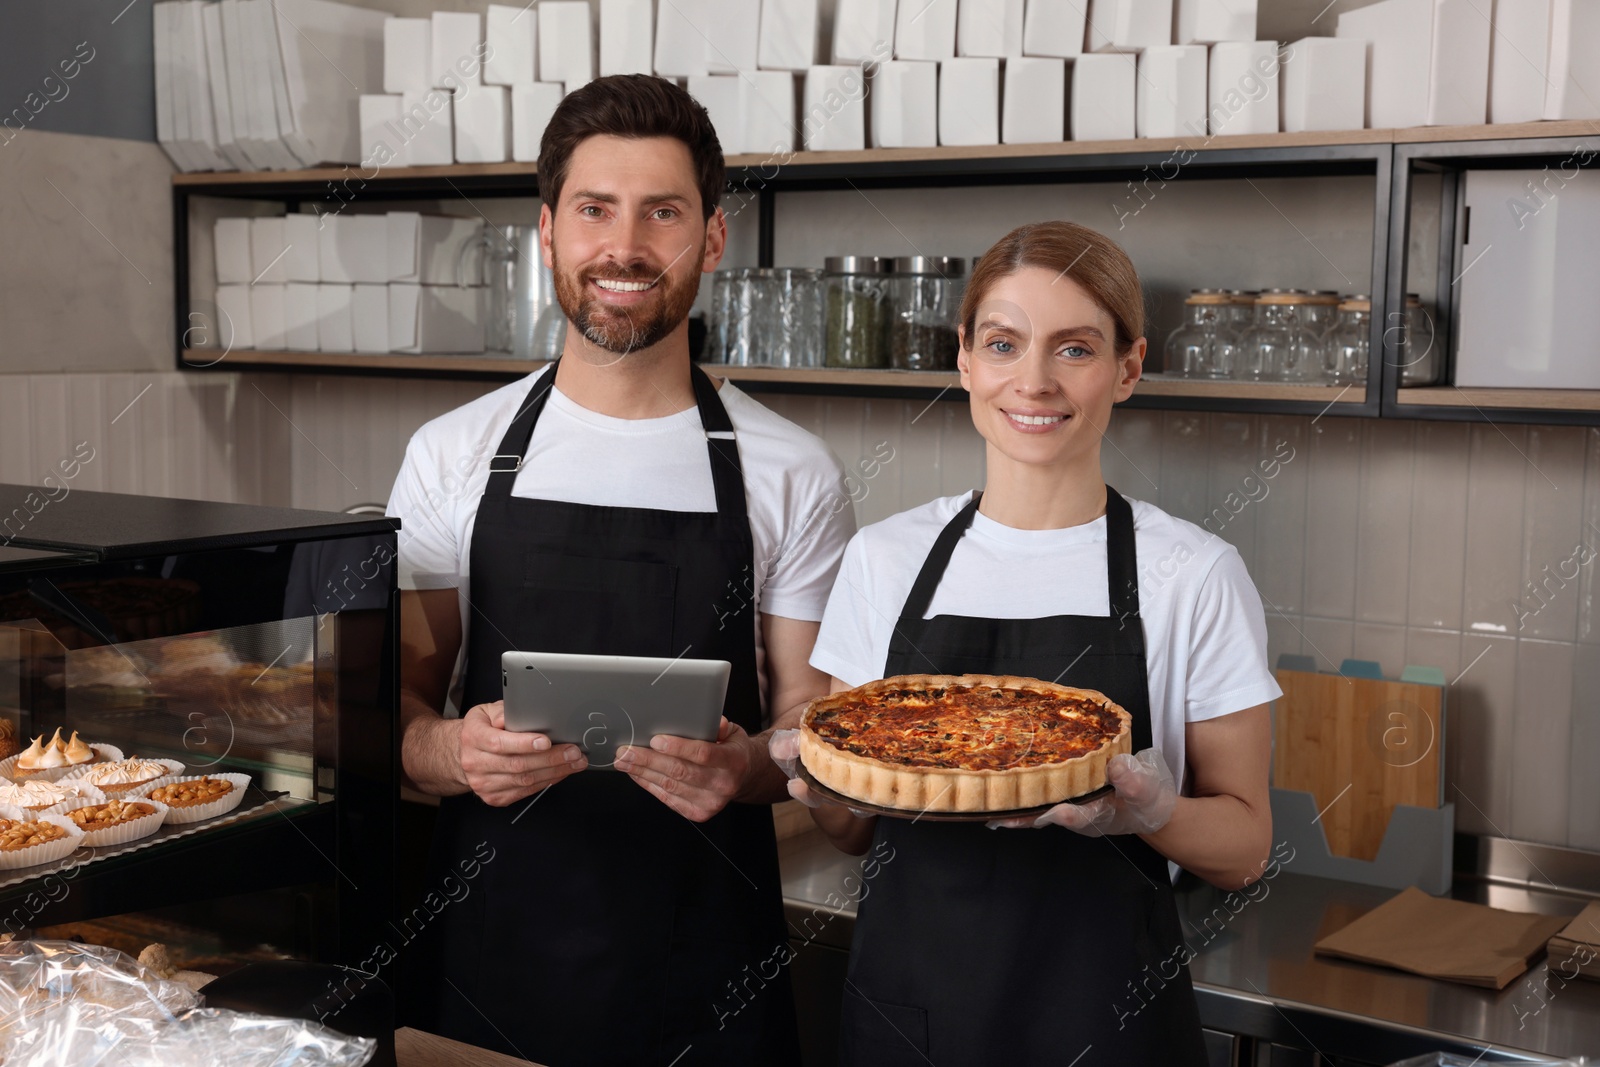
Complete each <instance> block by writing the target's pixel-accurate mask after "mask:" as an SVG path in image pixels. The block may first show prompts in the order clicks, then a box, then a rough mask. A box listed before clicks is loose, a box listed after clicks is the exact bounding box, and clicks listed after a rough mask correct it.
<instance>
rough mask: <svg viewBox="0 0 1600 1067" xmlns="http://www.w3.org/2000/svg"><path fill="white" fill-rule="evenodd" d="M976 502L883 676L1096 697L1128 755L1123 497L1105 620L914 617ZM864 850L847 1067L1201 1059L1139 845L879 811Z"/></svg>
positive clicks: (1190, 1003)
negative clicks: (1028, 685) (1120, 712)
mask: <svg viewBox="0 0 1600 1067" xmlns="http://www.w3.org/2000/svg"><path fill="white" fill-rule="evenodd" d="M979 496H980V494H977V493H974V494H973V499H972V501H971V503H969V504H968V505H967V506H966V507H965V508H963V509H962V510H961V512H960V513H959V514H957V515H956V517H955V518H954V519H952V520H951V521H950V523H949V525H947V526H946V527H945V528H944V531H943V532H942V533H941V534H940V535H939V538H938V540H937V541H935V542H934V546H933V550H932V551H931V552H929V553H928V558H927V561H926V562H925V563H924V564H923V566H922V571H921V573H920V574H918V575H917V580H916V584H915V585H913V586H912V588H911V595H910V596H909V597H908V598H907V600H906V604H905V608H904V610H903V611H902V612H901V614H900V620H899V622H898V623H897V624H896V626H895V632H894V637H893V639H892V640H891V641H890V644H889V657H888V661H887V662H886V663H885V664H884V668H883V673H884V676H885V677H890V676H893V675H896V674H1014V675H1022V676H1026V677H1032V678H1043V679H1046V680H1049V681H1056V682H1059V683H1061V684H1063V685H1073V686H1078V687H1080V688H1084V689H1098V690H1100V691H1101V692H1103V693H1105V694H1106V695H1107V696H1109V697H1110V698H1111V699H1113V700H1115V701H1117V702H1118V703H1119V704H1121V705H1122V706H1123V707H1125V708H1127V709H1128V712H1129V713H1130V714H1131V715H1132V716H1133V747H1134V750H1135V751H1140V750H1143V749H1146V748H1149V747H1151V727H1150V694H1149V686H1148V680H1147V677H1146V673H1145V657H1144V629H1143V627H1142V625H1141V623H1140V621H1139V583H1138V563H1137V558H1136V555H1135V549H1134V539H1133V511H1132V509H1131V508H1130V507H1129V506H1128V503H1127V501H1125V500H1123V499H1122V497H1120V496H1119V495H1117V492H1116V490H1114V489H1111V488H1110V487H1107V489H1106V560H1107V572H1108V573H1107V578H1108V581H1109V583H1110V593H1111V597H1110V601H1111V614H1110V616H1108V617H1097V616H1087V615H1057V616H1053V617H1050V618H1044V619H980V618H966V617H962V616H955V615H939V616H936V617H935V618H932V619H924V618H923V615H924V614H926V613H927V610H928V605H929V604H930V603H931V602H932V600H933V593H934V590H935V589H936V588H937V587H938V585H939V579H940V578H941V577H942V576H943V574H944V571H945V567H946V566H947V565H948V564H949V562H950V557H951V554H952V553H953V552H954V551H955V547H956V543H957V542H958V541H960V539H961V536H962V534H963V533H965V531H966V529H967V528H968V527H969V526H970V525H971V524H972V516H973V515H974V514H976V512H977V510H978V500H979ZM873 856H874V857H875V858H876V859H877V860H878V867H877V870H876V876H875V877H874V878H873V880H872V882H871V889H870V892H868V893H866V894H864V896H863V898H862V902H861V906H860V914H859V916H858V918H857V919H856V927H855V939H854V942H853V944H852V946H851V951H850V976H849V979H848V981H847V982H846V985H845V997H844V1015H843V1021H842V1032H841V1035H840V1046H841V1049H842V1050H843V1052H842V1055H841V1061H840V1062H841V1063H843V1064H848V1065H869V1064H870V1065H872V1067H883V1065H897V1064H908V1065H909V1064H915V1065H917V1067H924V1065H926V1064H928V1063H930V1062H931V1063H935V1064H938V1067H966V1065H984V1064H999V1063H1007V1064H1011V1063H1014V1064H1061V1065H1066V1064H1075V1065H1077V1067H1093V1065H1095V1064H1114V1065H1119V1067H1120V1065H1125V1064H1157V1063H1159V1064H1163V1065H1191V1064H1192V1065H1196V1067H1204V1065H1205V1063H1206V1055H1205V1049H1204V1046H1203V1044H1202V1039H1201V1036H1200V1019H1199V1013H1198V1010H1197V1008H1196V1005H1195V999H1194V990H1193V987H1192V986H1191V985H1190V982H1189V972H1188V968H1187V967H1186V966H1185V964H1186V962H1187V957H1186V956H1185V955H1183V950H1182V948H1181V946H1182V944H1183V934H1182V930H1181V928H1180V926H1179V923H1178V912H1177V907H1176V904H1175V902H1174V898H1173V893H1172V886H1171V883H1170V881H1169V880H1168V875H1167V861H1166V860H1165V859H1164V858H1163V857H1162V856H1161V854H1160V853H1158V852H1156V850H1155V849H1153V848H1151V847H1150V846H1149V845H1147V844H1145V843H1144V842H1143V841H1141V840H1140V839H1139V838H1138V837H1137V836H1135V835H1132V834H1125V835H1118V836H1115V837H1085V836H1083V835H1081V834H1077V833H1073V832H1072V831H1070V830H1067V829H1064V828H1062V827H1058V826H1051V827H1047V828H1045V829H1041V830H1028V829H1023V830H1010V829H997V830H990V829H988V828H986V827H985V826H984V825H983V824H982V823H937V822H927V821H916V822H913V821H910V820H906V819H894V818H887V817H883V818H879V819H878V825H877V838H876V841H875V842H874V848H873ZM1085 1050H1087V1051H1085ZM1080 1056H1081V1058H1079V1057H1080Z"/></svg>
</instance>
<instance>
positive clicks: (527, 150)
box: [511, 82, 565, 163]
mask: <svg viewBox="0 0 1600 1067" xmlns="http://www.w3.org/2000/svg"><path fill="white" fill-rule="evenodd" d="M564 95H565V86H563V85H561V84H560V83H559V82H534V83H533V84H532V85H513V86H512V87H511V158H512V159H513V160H515V161H516V162H518V163H537V162H539V141H540V139H541V138H543V137H544V128H545V127H546V126H548V125H549V124H550V116H551V115H554V114H555V113H556V108H557V107H559V106H560V105H561V98H562V96H564Z"/></svg>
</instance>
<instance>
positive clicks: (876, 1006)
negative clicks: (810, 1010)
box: [839, 985, 928, 1065]
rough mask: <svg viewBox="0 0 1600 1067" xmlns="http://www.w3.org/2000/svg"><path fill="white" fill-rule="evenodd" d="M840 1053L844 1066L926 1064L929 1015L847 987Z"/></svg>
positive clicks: (841, 1025)
mask: <svg viewBox="0 0 1600 1067" xmlns="http://www.w3.org/2000/svg"><path fill="white" fill-rule="evenodd" d="M839 1050H840V1062H841V1063H844V1064H863V1065H865V1064H872V1065H879V1064H897V1063H916V1064H921V1063H925V1062H927V1059H928V1013H927V1011H926V1010H925V1009H923V1008H913V1007H910V1006H909V1005H905V1004H893V1003H890V1002H889V1001H887V1000H871V999H869V998H867V997H865V996H862V995H861V994H860V993H858V992H857V991H856V990H855V989H853V988H851V987H850V986H848V985H847V986H846V987H845V991H844V1012H843V1017H842V1018H841V1019H840V1022H839Z"/></svg>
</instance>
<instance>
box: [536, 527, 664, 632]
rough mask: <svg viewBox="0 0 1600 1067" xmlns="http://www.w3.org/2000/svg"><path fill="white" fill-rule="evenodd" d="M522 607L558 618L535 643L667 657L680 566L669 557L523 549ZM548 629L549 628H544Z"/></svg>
mask: <svg viewBox="0 0 1600 1067" xmlns="http://www.w3.org/2000/svg"><path fill="white" fill-rule="evenodd" d="M522 586H523V592H522V597H521V604H522V609H523V610H524V611H529V612H535V613H538V614H539V615H541V616H545V617H548V618H556V619H559V620H561V625H560V627H559V636H554V635H553V639H552V640H549V641H546V642H543V644H544V647H542V648H539V649H519V650H518V651H538V652H570V653H582V654H601V655H611V656H673V655H676V654H677V652H678V650H677V649H674V648H673V647H672V645H673V639H674V635H673V632H672V629H673V626H672V621H673V607H674V603H675V598H676V595H677V589H678V568H677V567H676V566H673V565H672V564H668V563H641V562H639V561H636V560H624V559H595V558H592V557H588V556H568V555H563V554H561V553H556V552H529V553H527V554H526V555H525V556H524V557H523V561H522ZM547 632H548V630H547Z"/></svg>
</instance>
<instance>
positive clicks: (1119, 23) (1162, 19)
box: [1087, 0, 1172, 52]
mask: <svg viewBox="0 0 1600 1067" xmlns="http://www.w3.org/2000/svg"><path fill="white" fill-rule="evenodd" d="M1171 43H1172V0H1093V2H1092V4H1091V5H1090V7H1089V26H1088V41H1087V47H1088V50H1089V51H1091V52H1141V51H1143V50H1144V49H1146V48H1160V47H1163V46H1165V45H1170V44H1171Z"/></svg>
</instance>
